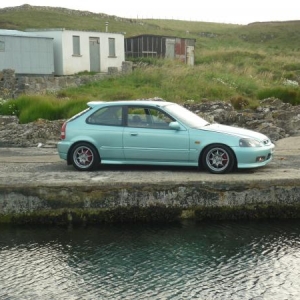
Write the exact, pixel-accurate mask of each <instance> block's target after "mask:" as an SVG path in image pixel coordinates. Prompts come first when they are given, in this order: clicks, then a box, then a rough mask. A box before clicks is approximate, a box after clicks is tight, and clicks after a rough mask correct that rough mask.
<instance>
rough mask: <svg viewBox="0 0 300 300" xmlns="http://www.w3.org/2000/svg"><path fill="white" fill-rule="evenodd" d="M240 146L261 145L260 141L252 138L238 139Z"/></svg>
mask: <svg viewBox="0 0 300 300" xmlns="http://www.w3.org/2000/svg"><path fill="white" fill-rule="evenodd" d="M239 145H240V147H261V143H260V142H258V141H257V140H254V139H240V142H239Z"/></svg>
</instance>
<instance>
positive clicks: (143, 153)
mask: <svg viewBox="0 0 300 300" xmlns="http://www.w3.org/2000/svg"><path fill="white" fill-rule="evenodd" d="M87 106H88V107H87V109H85V110H84V111H82V112H80V113H79V114H77V115H75V116H74V117H72V118H71V119H69V120H68V121H66V122H65V123H64V124H63V126H62V130H61V140H60V141H59V142H58V153H59V156H60V158H61V159H64V160H66V161H67V164H69V165H70V164H72V165H73V166H74V167H75V168H76V169H77V170H79V171H91V170H94V169H95V168H97V167H98V166H99V164H129V165H137V164H141V165H164V166H171V165H172V166H195V167H200V168H202V167H203V168H204V169H205V170H207V171H209V172H211V173H215V174H221V173H228V172H231V171H232V170H234V169H235V168H257V167H262V166H264V165H266V164H268V163H269V162H270V161H271V159H272V154H273V151H274V144H273V143H272V142H271V141H270V139H269V138H268V137H266V136H265V135H263V134H261V133H258V132H255V131H251V130H247V129H242V128H237V127H231V126H225V125H220V124H210V123H209V122H207V121H206V120H204V119H202V118H201V117H199V116H198V115H196V114H195V113H193V112H191V111H190V110H188V109H186V108H184V107H183V106H181V105H178V104H176V103H172V102H165V101H146V100H132V101H114V102H100V101H95V102H89V103H87Z"/></svg>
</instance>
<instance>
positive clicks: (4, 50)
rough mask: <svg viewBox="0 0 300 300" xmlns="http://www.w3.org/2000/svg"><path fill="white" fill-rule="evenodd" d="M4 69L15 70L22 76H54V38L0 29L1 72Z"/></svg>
mask: <svg viewBox="0 0 300 300" xmlns="http://www.w3.org/2000/svg"><path fill="white" fill-rule="evenodd" d="M3 69H13V70H15V73H16V74H20V75H52V74H53V73H54V53H53V38H51V37H43V36H41V35H39V34H36V33H30V32H23V31H18V30H5V29H0V71H1V70H3Z"/></svg>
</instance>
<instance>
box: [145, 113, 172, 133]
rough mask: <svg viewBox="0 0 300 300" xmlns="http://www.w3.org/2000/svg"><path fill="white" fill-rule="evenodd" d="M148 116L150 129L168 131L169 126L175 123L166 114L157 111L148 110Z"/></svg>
mask: <svg viewBox="0 0 300 300" xmlns="http://www.w3.org/2000/svg"><path fill="white" fill-rule="evenodd" d="M149 114H150V116H151V128H158V129H169V124H170V123H171V122H173V121H175V120H174V119H172V118H171V117H169V116H168V115H167V114H166V113H164V112H163V111H161V110H158V109H154V108H151V109H149Z"/></svg>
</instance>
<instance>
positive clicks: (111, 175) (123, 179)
mask: <svg viewBox="0 0 300 300" xmlns="http://www.w3.org/2000/svg"><path fill="white" fill-rule="evenodd" d="M0 151H1V156H0V186H36V185H53V186H69V187H72V186H74V187H75V186H77V185H80V186H82V185H83V186H84V185H94V184H96V185H102V184H116V183H131V184H133V183H146V182H149V183H156V182H157V183H170V182H172V183H174V184H176V183H187V182H189V183H191V182H195V184H196V183H197V182H202V183H203V182H214V183H217V182H222V183H225V184H226V183H230V182H231V183H233V182H235V183H236V182H247V183H248V184H249V182H251V181H256V182H257V181H265V182H268V184H270V182H274V184H277V183H278V184H279V183H281V182H283V181H285V182H289V181H291V182H295V181H297V182H299V180H300V137H289V138H285V139H282V140H279V141H277V142H276V148H275V154H274V158H273V161H272V162H271V163H270V164H268V165H267V166H265V167H262V168H259V169H251V170H239V171H236V172H234V173H231V174H225V175H213V174H210V173H207V172H204V171H199V170H198V169H196V168H179V167H145V166H116V165H114V166H100V167H99V169H98V170H96V171H94V172H79V171H76V170H75V169H74V168H73V166H67V164H66V162H65V161H63V160H61V159H60V158H59V156H58V153H57V150H56V148H0Z"/></svg>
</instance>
